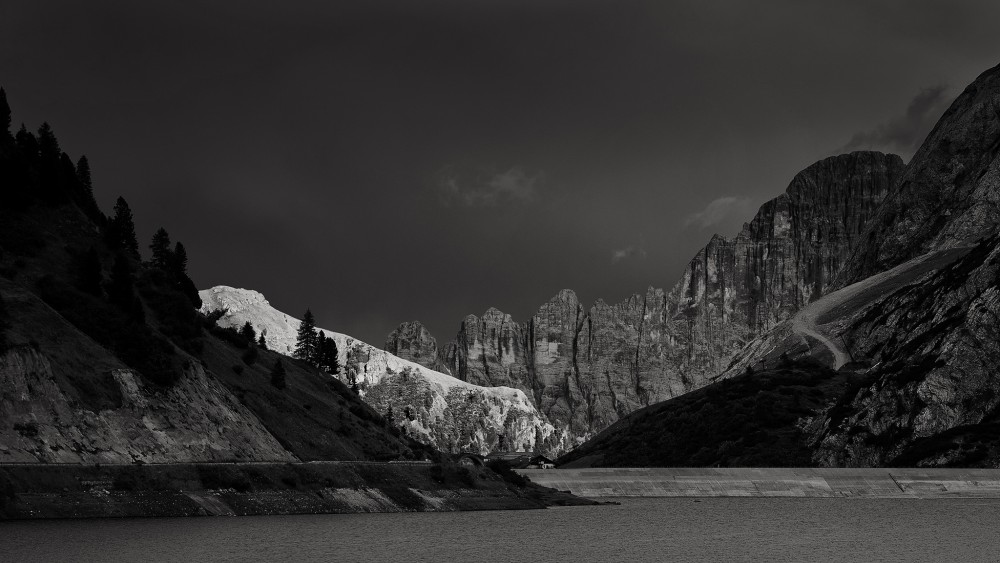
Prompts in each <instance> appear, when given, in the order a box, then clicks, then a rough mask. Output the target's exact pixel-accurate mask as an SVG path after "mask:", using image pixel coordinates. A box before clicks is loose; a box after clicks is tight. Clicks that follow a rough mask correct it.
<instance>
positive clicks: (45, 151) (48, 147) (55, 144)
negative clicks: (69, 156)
mask: <svg viewBox="0 0 1000 563" xmlns="http://www.w3.org/2000/svg"><path fill="white" fill-rule="evenodd" d="M38 152H39V154H40V155H41V157H42V160H43V161H48V162H55V161H57V160H59V155H60V154H62V151H61V150H60V149H59V141H58V140H56V134H55V132H54V131H52V126H50V125H49V122H48V121H46V122H44V123H42V126H41V127H39V128H38Z"/></svg>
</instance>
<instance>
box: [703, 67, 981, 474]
mask: <svg viewBox="0 0 1000 563" xmlns="http://www.w3.org/2000/svg"><path fill="white" fill-rule="evenodd" d="M998 109H1000V67H997V68H995V69H993V70H990V71H988V72H986V73H984V74H983V75H981V76H980V77H979V78H978V79H977V80H976V82H974V83H973V84H972V85H970V86H969V87H968V88H966V90H965V91H964V92H963V93H962V95H960V96H959V97H958V98H957V99H956V101H955V102H954V103H953V104H952V106H951V108H949V110H948V111H947V112H946V113H945V115H944V116H943V117H942V118H941V121H940V122H939V123H938V124H937V126H936V127H935V128H934V131H933V132H932V133H931V134H930V135H929V136H928V138H927V140H926V141H925V143H924V144H923V145H922V146H921V148H920V150H918V151H917V153H916V155H915V156H914V159H913V160H912V161H911V163H910V164H909V165H908V166H907V167H906V170H905V172H904V173H903V175H902V176H901V179H900V181H899V182H898V183H897V184H895V185H894V186H893V188H892V189H891V190H890V193H889V194H888V195H887V196H886V198H885V199H884V202H883V204H882V205H881V206H879V207H878V209H877V210H876V212H875V214H874V219H873V220H872V221H870V222H869V224H868V226H867V227H865V228H864V231H863V234H862V235H861V236H860V237H859V238H858V240H859V241H860V242H859V244H858V245H857V246H856V248H855V249H854V251H853V252H851V253H850V254H849V255H848V258H847V260H846V262H845V263H844V266H843V269H842V271H841V273H840V274H839V275H838V276H837V281H835V283H834V286H833V287H834V289H835V291H831V292H829V293H827V294H826V295H825V296H824V297H823V298H822V299H820V300H819V301H817V302H814V303H812V304H810V305H809V306H808V307H806V308H804V309H803V310H801V311H800V312H799V313H798V314H797V315H796V316H795V318H794V319H793V320H790V321H786V322H783V323H781V324H779V325H778V326H777V327H775V328H774V329H772V330H771V331H769V332H767V333H766V334H764V335H762V336H761V337H759V338H757V339H756V340H755V341H754V342H752V343H751V344H750V345H748V346H746V347H744V349H743V350H742V351H741V353H740V354H739V355H738V357H737V358H736V359H735V361H734V362H733V364H731V365H730V367H729V369H728V370H727V371H725V372H724V373H723V374H722V377H734V376H737V375H741V374H744V373H750V374H752V373H759V372H760V371H761V370H762V369H772V368H773V367H774V366H775V365H781V364H783V363H787V362H789V361H791V362H798V361H803V362H806V363H810V362H811V363H816V362H817V361H818V362H819V363H822V364H824V365H827V366H830V367H833V368H838V374H837V376H838V377H847V378H848V379H849V380H850V384H849V385H848V386H847V387H846V389H844V390H843V391H842V394H841V395H840V396H839V397H838V398H836V400H834V401H832V402H830V403H829V404H827V405H825V406H824V408H822V409H821V410H820V411H819V412H817V413H816V414H815V416H803V417H802V418H801V419H800V420H799V421H798V427H800V428H802V429H803V434H804V436H803V439H804V440H805V442H806V443H807V444H808V446H809V448H810V451H811V455H812V461H813V463H815V464H818V465H826V466H886V465H888V466H912V465H917V466H986V467H996V466H997V464H1000V443H998V441H997V436H998V435H1000V375H998V372H997V369H996V366H997V364H998V362H1000V316H998V311H1000V212H998V204H997V203H998V202H1000V113H998ZM754 370H756V372H755V371H754Z"/></svg>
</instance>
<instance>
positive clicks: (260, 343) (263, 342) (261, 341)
mask: <svg viewBox="0 0 1000 563" xmlns="http://www.w3.org/2000/svg"><path fill="white" fill-rule="evenodd" d="M257 347H258V348H260V349H261V350H267V339H266V338H264V332H263V331H262V332H261V333H260V336H258V337H257Z"/></svg>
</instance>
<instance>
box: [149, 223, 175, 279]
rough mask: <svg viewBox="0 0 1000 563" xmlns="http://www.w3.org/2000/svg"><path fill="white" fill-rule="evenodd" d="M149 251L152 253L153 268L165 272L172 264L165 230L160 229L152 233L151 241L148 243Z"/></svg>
mask: <svg viewBox="0 0 1000 563" xmlns="http://www.w3.org/2000/svg"><path fill="white" fill-rule="evenodd" d="M149 249H150V250H152V251H153V260H152V263H153V266H156V267H157V268H159V269H161V270H164V271H167V270H168V269H170V266H171V265H172V263H173V258H172V257H171V253H170V235H169V234H167V230H166V229H164V228H163V227H160V228H159V229H157V230H156V232H155V233H153V241H152V242H150V243H149Z"/></svg>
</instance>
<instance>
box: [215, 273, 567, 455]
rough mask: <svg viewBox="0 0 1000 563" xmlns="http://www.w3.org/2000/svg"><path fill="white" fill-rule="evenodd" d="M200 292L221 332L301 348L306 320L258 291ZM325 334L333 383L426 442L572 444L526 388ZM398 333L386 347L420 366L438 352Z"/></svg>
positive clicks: (486, 449) (560, 447)
mask: <svg viewBox="0 0 1000 563" xmlns="http://www.w3.org/2000/svg"><path fill="white" fill-rule="evenodd" d="M199 294H200V296H201V299H202V303H203V305H202V311H203V312H206V313H207V312H210V311H216V310H225V311H226V313H225V314H224V315H223V316H222V317H221V318H220V319H219V320H218V324H219V325H220V326H224V327H227V326H232V327H237V328H239V327H241V326H243V324H244V323H246V322H250V324H252V325H253V326H254V327H255V329H256V330H257V332H259V333H262V334H264V339H265V341H266V342H267V345H268V347H269V348H270V349H272V350H276V351H278V352H281V353H284V354H291V353H292V352H293V350H294V349H295V339H296V334H297V332H298V328H299V324H300V321H299V320H298V319H296V318H294V317H292V316H290V315H288V314H285V313H283V312H281V311H279V310H277V309H275V308H273V307H272V306H271V305H270V303H268V301H267V299H265V298H264V296H263V295H262V294H260V293H259V292H256V291H252V290H248V289H238V288H233V287H228V286H217V287H213V288H211V289H207V290H203V291H201V292H200V293H199ZM320 330H322V331H323V332H324V334H326V336H328V337H330V338H332V339H333V340H334V341H335V342H336V343H337V350H338V357H339V362H340V365H341V369H340V372H339V373H338V374H336V375H335V377H338V378H339V379H340V380H341V381H343V382H344V383H347V384H348V385H354V384H356V385H357V386H358V391H359V393H360V394H361V397H362V398H363V399H364V400H365V401H366V402H368V403H369V404H370V405H372V406H373V407H374V408H375V410H376V411H378V412H379V413H380V414H382V415H383V416H387V415H388V414H389V412H390V409H391V411H392V418H393V422H394V424H395V425H396V426H397V427H398V428H400V430H401V431H403V432H407V433H408V434H409V435H411V436H413V437H414V438H416V439H418V440H421V441H422V442H424V443H427V444H430V445H433V446H435V447H437V448H439V449H442V450H445V451H454V452H458V451H474V452H478V453H483V454H487V453H490V452H491V451H494V450H496V449H498V448H503V449H516V450H523V451H540V452H544V453H547V454H550V455H556V454H558V453H559V452H562V451H564V450H565V449H566V448H567V447H568V446H569V441H568V439H567V437H566V436H567V435H566V433H565V432H563V431H562V430H560V429H558V428H556V427H554V426H553V425H552V424H551V423H549V421H548V420H547V419H546V417H545V416H544V415H543V414H541V413H540V412H539V410H538V409H537V407H536V406H535V404H534V402H533V401H532V400H531V399H530V398H529V396H528V395H526V394H525V393H524V391H522V390H520V389H516V388H512V387H509V386H507V387H505V386H499V385H486V386H481V385H477V384H475V383H472V382H468V381H462V380H459V379H456V378H454V377H452V376H450V375H448V374H447V373H441V372H439V371H435V370H433V369H430V368H428V367H426V366H425V365H421V364H420V363H417V362H416V361H411V360H409V359H406V358H405V357H398V356H396V355H394V354H392V353H390V352H387V351H386V350H380V349H378V348H376V347H374V346H372V345H370V344H367V343H365V342H362V341H360V340H358V339H356V338H353V337H351V336H348V335H346V334H341V333H337V332H332V331H329V330H325V329H320ZM393 334H394V335H395V336H392V335H391V336H390V338H389V340H390V341H392V343H391V345H390V344H388V343H387V348H388V347H394V348H395V349H396V350H403V351H404V352H405V354H407V355H409V356H410V357H411V358H413V359H414V360H415V359H417V358H418V357H419V359H422V360H428V359H430V358H431V356H430V355H429V354H430V352H431V350H432V349H436V344H435V342H434V339H433V337H431V336H430V334H429V333H427V331H426V329H424V328H423V327H422V326H420V325H419V324H416V323H412V324H410V325H408V326H405V327H401V329H400V330H397V331H396V332H394V333H393ZM435 355H436V354H435ZM428 363H429V364H430V365H434V362H433V361H430V362H428Z"/></svg>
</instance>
